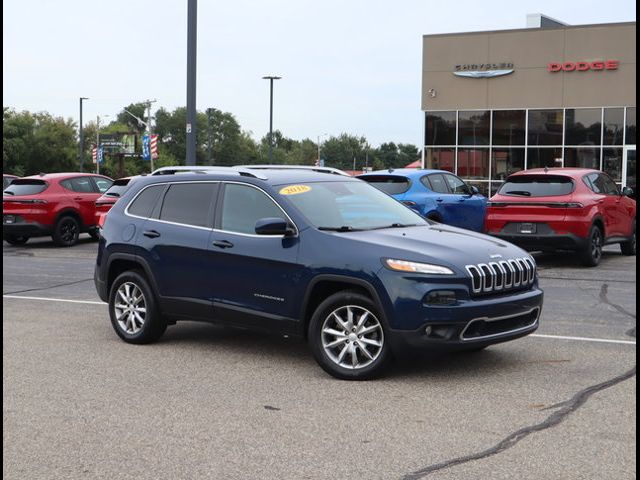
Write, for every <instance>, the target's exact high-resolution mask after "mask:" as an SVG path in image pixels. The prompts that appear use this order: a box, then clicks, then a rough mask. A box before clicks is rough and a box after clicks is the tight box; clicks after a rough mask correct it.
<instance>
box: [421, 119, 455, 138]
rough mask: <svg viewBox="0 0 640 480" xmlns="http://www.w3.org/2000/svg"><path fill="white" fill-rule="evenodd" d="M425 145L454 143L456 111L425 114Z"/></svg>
mask: <svg viewBox="0 0 640 480" xmlns="http://www.w3.org/2000/svg"><path fill="white" fill-rule="evenodd" d="M426 115H427V116H426V131H425V145H455V144H456V112H428V113H427V114H426Z"/></svg>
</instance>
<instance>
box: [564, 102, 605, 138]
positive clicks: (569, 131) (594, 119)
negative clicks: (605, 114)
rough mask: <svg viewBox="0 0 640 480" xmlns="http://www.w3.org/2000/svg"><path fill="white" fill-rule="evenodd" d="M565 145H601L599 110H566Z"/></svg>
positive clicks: (600, 112) (600, 117) (600, 111)
mask: <svg viewBox="0 0 640 480" xmlns="http://www.w3.org/2000/svg"><path fill="white" fill-rule="evenodd" d="M565 125H566V127H565V128H566V132H565V140H564V143H565V145H600V144H601V143H602V109H601V108H567V110H566V114H565Z"/></svg>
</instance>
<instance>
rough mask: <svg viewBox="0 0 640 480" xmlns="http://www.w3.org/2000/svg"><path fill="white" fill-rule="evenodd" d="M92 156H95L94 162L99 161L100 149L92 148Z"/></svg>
mask: <svg viewBox="0 0 640 480" xmlns="http://www.w3.org/2000/svg"><path fill="white" fill-rule="evenodd" d="M91 157H92V158H93V163H96V162H97V161H98V149H97V148H96V147H93V148H92V149H91Z"/></svg>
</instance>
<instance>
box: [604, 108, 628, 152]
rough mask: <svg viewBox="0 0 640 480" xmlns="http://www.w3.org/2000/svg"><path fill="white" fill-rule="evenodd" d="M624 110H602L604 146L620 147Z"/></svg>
mask: <svg viewBox="0 0 640 480" xmlns="http://www.w3.org/2000/svg"><path fill="white" fill-rule="evenodd" d="M623 133H624V108H605V109H604V142H603V143H604V144H605V145H622V136H623Z"/></svg>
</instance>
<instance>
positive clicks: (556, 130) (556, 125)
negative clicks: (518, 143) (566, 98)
mask: <svg viewBox="0 0 640 480" xmlns="http://www.w3.org/2000/svg"><path fill="white" fill-rule="evenodd" d="M562 120H563V114H562V110H529V132H528V137H529V145H562V126H563V121H562Z"/></svg>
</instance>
